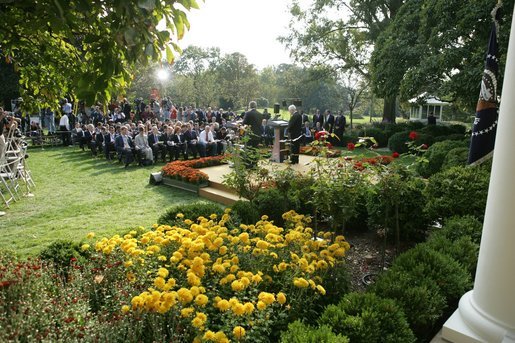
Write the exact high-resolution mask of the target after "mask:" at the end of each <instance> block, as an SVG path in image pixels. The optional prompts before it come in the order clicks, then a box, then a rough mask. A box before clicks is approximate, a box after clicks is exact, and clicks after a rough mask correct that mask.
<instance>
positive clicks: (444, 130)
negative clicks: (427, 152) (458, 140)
mask: <svg viewBox="0 0 515 343" xmlns="http://www.w3.org/2000/svg"><path fill="white" fill-rule="evenodd" d="M420 132H423V133H427V134H428V135H431V136H433V137H440V136H448V135H450V134H452V133H454V131H453V130H452V129H451V128H450V127H448V126H446V125H427V126H425V127H424V128H423V129H421V130H420Z"/></svg>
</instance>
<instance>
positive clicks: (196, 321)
mask: <svg viewBox="0 0 515 343" xmlns="http://www.w3.org/2000/svg"><path fill="white" fill-rule="evenodd" d="M206 320H207V316H206V315H205V314H204V313H202V312H197V315H196V316H195V318H193V320H192V321H191V324H192V325H193V326H194V327H196V328H201V327H203V326H204V324H205V323H206Z"/></svg>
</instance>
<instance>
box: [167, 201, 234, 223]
mask: <svg viewBox="0 0 515 343" xmlns="http://www.w3.org/2000/svg"><path fill="white" fill-rule="evenodd" d="M179 213H182V214H183V215H184V218H183V219H180V218H177V214H179ZM213 213H214V214H216V215H217V216H218V218H220V217H221V216H222V215H223V213H224V209H223V208H222V207H220V205H217V204H214V203H208V202H195V203H192V204H181V205H175V206H172V207H170V208H169V209H167V210H166V212H165V213H164V214H163V215H162V216H161V217H159V219H158V220H157V222H158V223H159V224H164V225H170V226H173V225H177V224H180V223H182V222H183V220H184V219H191V220H193V221H196V220H197V218H198V217H200V216H202V217H205V218H209V216H210V215H211V214H213Z"/></svg>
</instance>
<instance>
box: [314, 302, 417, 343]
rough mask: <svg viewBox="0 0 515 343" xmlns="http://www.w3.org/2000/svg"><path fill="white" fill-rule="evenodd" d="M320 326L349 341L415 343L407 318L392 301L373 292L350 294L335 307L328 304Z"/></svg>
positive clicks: (320, 320) (358, 342)
mask: <svg viewBox="0 0 515 343" xmlns="http://www.w3.org/2000/svg"><path fill="white" fill-rule="evenodd" d="M319 324H320V325H326V326H329V327H331V328H332V331H333V332H334V333H336V334H344V335H345V336H347V337H348V338H349V339H350V341H351V342H357V343H360V342H363V343H374V342H392V343H393V342H415V336H414V335H413V332H412V331H411V330H410V328H409V326H408V323H407V322H406V317H405V315H404V313H403V312H402V310H401V309H400V308H399V307H398V306H397V305H396V304H395V302H394V301H393V300H390V299H382V298H380V297H378V296H376V295H375V294H373V293H349V294H347V295H345V296H344V297H343V298H342V300H341V301H340V303H338V305H329V306H328V307H327V308H326V310H325V311H324V313H323V314H322V316H321V317H320V319H319Z"/></svg>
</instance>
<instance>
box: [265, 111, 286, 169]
mask: <svg viewBox="0 0 515 343" xmlns="http://www.w3.org/2000/svg"><path fill="white" fill-rule="evenodd" d="M268 125H269V126H270V127H272V128H273V129H274V146H273V148H272V157H271V158H270V161H272V162H277V163H282V162H283V161H284V156H285V153H284V143H281V141H282V140H284V129H285V128H287V127H288V122H287V121H285V120H271V121H269V122H268Z"/></svg>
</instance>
